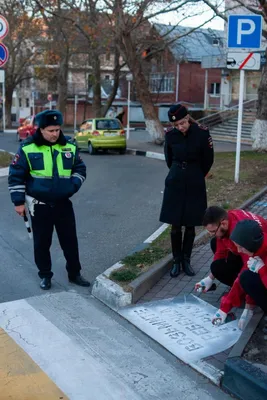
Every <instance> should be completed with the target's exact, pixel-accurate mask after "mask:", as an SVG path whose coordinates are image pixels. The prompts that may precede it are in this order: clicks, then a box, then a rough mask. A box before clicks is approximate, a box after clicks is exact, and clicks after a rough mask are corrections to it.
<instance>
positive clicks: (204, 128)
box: [198, 124, 209, 131]
mask: <svg viewBox="0 0 267 400" xmlns="http://www.w3.org/2000/svg"><path fill="white" fill-rule="evenodd" d="M198 127H199V128H200V129H203V131H208V130H209V128H208V127H207V126H205V125H201V124H198Z"/></svg>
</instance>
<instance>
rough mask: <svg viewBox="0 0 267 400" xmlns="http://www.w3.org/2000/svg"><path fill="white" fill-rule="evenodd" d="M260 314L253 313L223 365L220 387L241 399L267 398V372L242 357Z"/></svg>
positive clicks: (263, 399) (260, 399)
mask: <svg viewBox="0 0 267 400" xmlns="http://www.w3.org/2000/svg"><path fill="white" fill-rule="evenodd" d="M262 316H263V312H262V311H260V312H258V313H255V314H254V315H253V317H252V318H251V320H250V322H249V324H248V325H247V327H246V329H245V330H244V332H243V333H242V335H241V337H240V339H239V340H238V342H237V343H236V344H235V345H234V347H233V349H232V351H231V353H230V354H229V356H228V358H227V360H226V363H225V366H224V375H223V379H222V388H223V389H224V390H226V391H227V392H228V393H230V394H232V395H234V396H236V397H237V398H238V399H241V400H247V399H257V400H265V399H266V398H267V374H266V373H264V372H263V371H262V370H261V369H259V368H257V367H256V366H255V365H253V364H252V363H249V362H248V361H246V360H244V359H243V358H242V354H243V351H244V349H245V347H246V345H247V344H248V342H249V340H250V338H251V336H252V335H253V333H254V331H255V329H256V328H257V326H258V324H259V322H260V320H261V318H262Z"/></svg>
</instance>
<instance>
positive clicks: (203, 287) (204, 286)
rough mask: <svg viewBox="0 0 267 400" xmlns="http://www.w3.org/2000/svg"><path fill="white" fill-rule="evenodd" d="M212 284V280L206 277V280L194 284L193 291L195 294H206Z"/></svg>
mask: <svg viewBox="0 0 267 400" xmlns="http://www.w3.org/2000/svg"><path fill="white" fill-rule="evenodd" d="M212 284H213V279H211V278H210V277H209V276H207V277H206V278H204V279H202V280H201V281H200V282H197V283H196V284H195V290H196V291H197V292H204V293H206V292H207V291H208V290H209V289H210V288H211V286H212Z"/></svg>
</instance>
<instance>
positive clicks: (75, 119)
mask: <svg viewBox="0 0 267 400" xmlns="http://www.w3.org/2000/svg"><path fill="white" fill-rule="evenodd" d="M77 102H78V96H77V95H75V96H74V132H75V131H76V128H77Z"/></svg>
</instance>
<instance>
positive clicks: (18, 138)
mask: <svg viewBox="0 0 267 400" xmlns="http://www.w3.org/2000/svg"><path fill="white" fill-rule="evenodd" d="M17 142H21V138H20V136H19V133H18V132H17Z"/></svg>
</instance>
